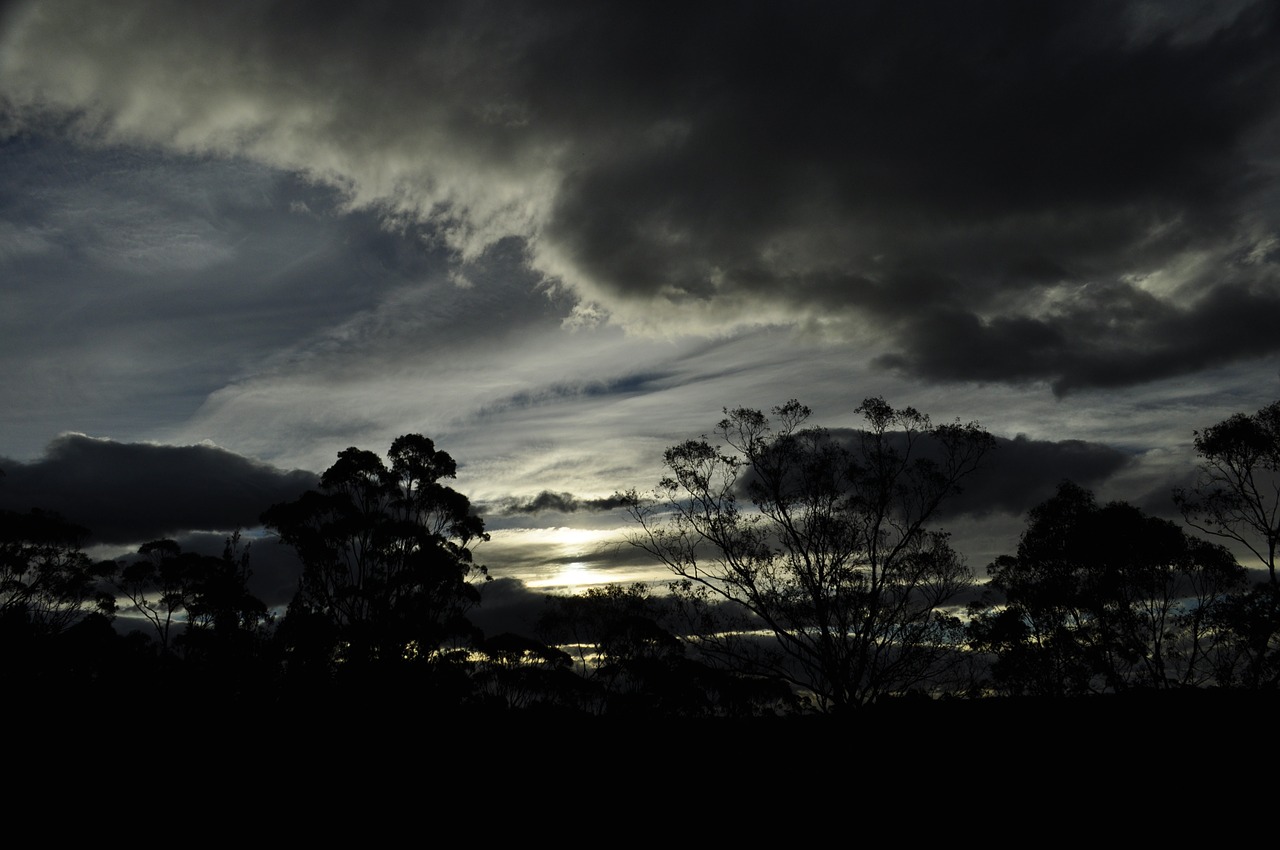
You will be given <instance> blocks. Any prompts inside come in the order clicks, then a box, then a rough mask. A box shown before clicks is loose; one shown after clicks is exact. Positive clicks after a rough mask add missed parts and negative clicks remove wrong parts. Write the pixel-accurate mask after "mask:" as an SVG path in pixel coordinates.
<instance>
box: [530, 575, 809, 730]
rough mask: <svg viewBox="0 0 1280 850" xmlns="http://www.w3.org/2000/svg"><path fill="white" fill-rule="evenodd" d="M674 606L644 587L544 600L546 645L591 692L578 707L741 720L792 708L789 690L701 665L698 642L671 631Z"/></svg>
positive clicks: (622, 587) (541, 627) (615, 587)
mask: <svg viewBox="0 0 1280 850" xmlns="http://www.w3.org/2000/svg"><path fill="white" fill-rule="evenodd" d="M676 610H677V609H676V608H675V607H674V606H673V605H672V600H671V599H669V598H666V597H658V596H655V595H653V594H652V593H651V592H650V589H649V587H648V586H647V585H645V584H642V583H636V584H631V585H621V584H611V585H606V586H604V587H595V588H591V589H589V590H587V591H586V592H585V593H581V594H578V595H575V596H553V597H549V598H548V599H547V611H546V612H545V613H544V615H543V616H542V617H541V618H540V620H539V623H538V630H539V633H540V634H541V635H542V636H543V638H544V639H546V640H547V641H548V642H551V643H555V644H557V645H560V646H562V647H564V648H566V649H567V650H569V651H571V652H572V653H573V654H574V656H575V657H576V668H577V670H578V671H579V673H580V674H581V675H582V676H583V678H584V679H585V680H586V683H587V684H588V685H590V686H591V688H590V689H587V688H583V689H580V690H579V691H577V695H578V696H579V697H580V698H581V697H588V698H590V699H589V700H588V701H587V702H582V703H579V705H580V707H582V708H584V709H586V710H591V711H595V712H601V713H610V714H619V713H626V714H648V715H668V716H672V715H681V716H715V715H730V716H745V715H755V714H761V713H769V712H771V711H772V710H774V709H776V708H779V707H780V706H782V705H784V704H785V705H791V704H792V702H793V701H792V700H790V692H789V690H788V689H786V688H785V687H781V688H780V687H778V683H777V682H776V681H775V680H772V679H764V678H761V677H760V676H753V675H743V674H741V673H739V672H738V671H736V670H726V669H723V668H720V667H717V666H714V664H708V663H706V662H707V661H708V660H711V661H714V658H712V657H708V656H704V655H702V654H701V653H698V652H697V651H696V644H697V641H692V642H691V641H686V640H682V639H681V637H680V636H679V635H677V634H675V633H674V632H673V631H671V628H672V626H674V625H675V621H674V620H673V619H672V617H671V616H670V615H671V614H673V613H675V612H676Z"/></svg>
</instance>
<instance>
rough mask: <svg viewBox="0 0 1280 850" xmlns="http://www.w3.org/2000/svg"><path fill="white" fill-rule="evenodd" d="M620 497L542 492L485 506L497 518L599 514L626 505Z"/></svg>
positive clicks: (496, 501)
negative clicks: (497, 516)
mask: <svg viewBox="0 0 1280 850" xmlns="http://www.w3.org/2000/svg"><path fill="white" fill-rule="evenodd" d="M626 504H627V502H626V499H624V498H623V497H622V496H610V497H606V498H603V499H580V498H578V497H577V496H575V495H573V494H572V493H553V492H552V491H550V490H543V491H542V492H541V493H539V494H538V495H536V496H533V497H531V498H516V497H511V498H507V499H497V500H494V501H492V502H490V503H489V504H488V505H486V506H485V510H486V511H491V512H493V513H495V514H497V515H499V516H515V515H519V514H546V513H562V514H572V513H577V512H578V511H589V512H593V513H594V512H601V511H617V510H619V509H621V508H622V507H623V506H624V505H626Z"/></svg>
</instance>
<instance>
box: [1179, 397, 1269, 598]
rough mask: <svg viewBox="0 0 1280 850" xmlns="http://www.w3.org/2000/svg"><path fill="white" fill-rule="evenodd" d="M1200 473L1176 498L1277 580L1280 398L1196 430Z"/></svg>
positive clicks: (1193, 522) (1192, 521)
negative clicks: (1250, 411)
mask: <svg viewBox="0 0 1280 850" xmlns="http://www.w3.org/2000/svg"><path fill="white" fill-rule="evenodd" d="M1195 447H1196V453H1197V454H1198V455H1199V456H1200V464H1199V465H1200V476H1199V480H1198V481H1197V482H1196V485H1195V487H1193V488H1192V489H1190V490H1186V489H1182V488H1179V489H1177V490H1175V491H1174V500H1175V501H1176V502H1177V504H1178V507H1179V508H1181V510H1182V515H1183V517H1184V518H1185V519H1186V521H1187V524H1188V525H1190V526H1191V527H1192V528H1195V529H1198V530H1199V531H1203V532H1205V533H1206V534H1212V535H1215V536H1217V537H1222V538H1226V539H1228V540H1233V541H1236V542H1237V543H1240V544H1242V545H1244V546H1245V547H1246V548H1247V549H1248V550H1249V551H1250V552H1252V553H1253V554H1254V555H1255V556H1257V558H1258V560H1259V561H1261V562H1262V564H1263V566H1265V567H1266V568H1267V573H1268V577H1269V580H1270V582H1271V584H1272V585H1275V584H1276V546H1277V543H1280V401H1277V402H1273V403H1272V404H1269V405H1267V406H1266V407H1264V408H1262V409H1261V410H1259V411H1258V412H1257V413H1255V414H1253V415H1252V416H1250V415H1248V414H1244V413H1237V414H1235V415H1234V416H1232V417H1230V418H1229V419H1226V420H1224V421H1222V422H1219V423H1218V424H1217V425H1213V426H1212V427H1209V428H1206V429H1205V430H1204V431H1198V432H1196V434H1195Z"/></svg>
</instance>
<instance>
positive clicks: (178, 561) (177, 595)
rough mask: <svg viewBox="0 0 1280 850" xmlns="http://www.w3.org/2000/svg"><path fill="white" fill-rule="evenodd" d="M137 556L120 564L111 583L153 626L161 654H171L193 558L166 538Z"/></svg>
mask: <svg viewBox="0 0 1280 850" xmlns="http://www.w3.org/2000/svg"><path fill="white" fill-rule="evenodd" d="M138 555H139V557H138V558H136V559H134V560H132V561H127V562H123V563H122V564H120V567H119V571H118V572H116V573H114V575H113V577H112V583H113V584H114V585H115V588H116V590H117V591H118V592H119V593H120V594H121V595H122V596H123V597H124V598H126V599H128V600H129V603H130V607H131V608H132V609H133V610H134V611H135V612H137V613H138V614H139V615H141V616H142V618H143V619H145V620H146V621H147V622H148V623H150V624H151V627H152V629H154V630H155V634H156V639H157V640H158V641H159V644H160V650H161V652H163V653H168V652H170V651H172V649H173V638H174V637H175V635H176V632H177V631H178V630H179V629H180V628H181V621H180V617H181V612H182V611H183V609H185V608H186V606H187V600H188V594H189V586H190V580H191V579H190V573H191V571H192V568H193V559H192V557H191V556H190V555H186V556H184V553H183V551H182V547H181V546H179V545H178V544H177V543H176V542H174V541H173V540H169V539H167V538H166V539H164V540H152V541H150V542H148V543H144V544H142V545H141V546H140V547H138Z"/></svg>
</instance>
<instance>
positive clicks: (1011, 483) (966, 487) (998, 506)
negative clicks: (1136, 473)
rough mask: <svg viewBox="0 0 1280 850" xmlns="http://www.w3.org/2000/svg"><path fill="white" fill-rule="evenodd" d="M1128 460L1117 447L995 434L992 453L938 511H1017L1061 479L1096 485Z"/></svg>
mask: <svg viewBox="0 0 1280 850" xmlns="http://www.w3.org/2000/svg"><path fill="white" fill-rule="evenodd" d="M1132 461H1133V458H1132V457H1131V456H1130V455H1127V454H1125V453H1124V452H1122V451H1120V450H1118V449H1115V448H1113V447H1111V446H1107V445H1102V444H1100V443H1089V442H1084V441H1083V440H1056V441H1053V440H1030V439H1027V438H1026V437H1023V436H1017V437H1014V438H1013V439H1008V438H998V439H997V441H996V449H995V451H993V452H992V453H991V454H990V455H988V456H987V458H986V460H985V461H984V463H983V465H982V467H981V468H979V469H978V471H977V472H975V473H974V474H973V475H971V476H970V477H968V478H966V479H965V480H964V482H963V484H962V488H963V489H962V491H961V493H960V495H958V496H956V497H955V498H954V499H952V500H951V501H949V502H947V503H945V506H944V514H943V515H944V516H946V517H957V516H969V517H982V516H985V515H988V514H991V513H1004V514H1011V515H1021V514H1024V513H1025V512H1026V511H1028V510H1029V509H1031V508H1033V507H1035V506H1036V505H1038V504H1040V503H1041V502H1043V501H1044V500H1045V499H1047V498H1049V497H1050V496H1052V495H1053V494H1054V492H1055V491H1056V489H1057V486H1058V483H1059V482H1061V481H1062V480H1063V479H1068V478H1069V479H1071V480H1072V481H1075V482H1076V483H1077V484H1079V485H1080V486H1082V487H1087V488H1093V487H1097V486H1099V485H1100V484H1102V483H1103V482H1105V481H1107V480H1108V479H1109V478H1111V477H1112V476H1114V475H1115V474H1116V473H1118V472H1120V471H1121V470H1123V469H1125V468H1126V467H1127V466H1129V465H1130V464H1131V463H1132Z"/></svg>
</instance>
